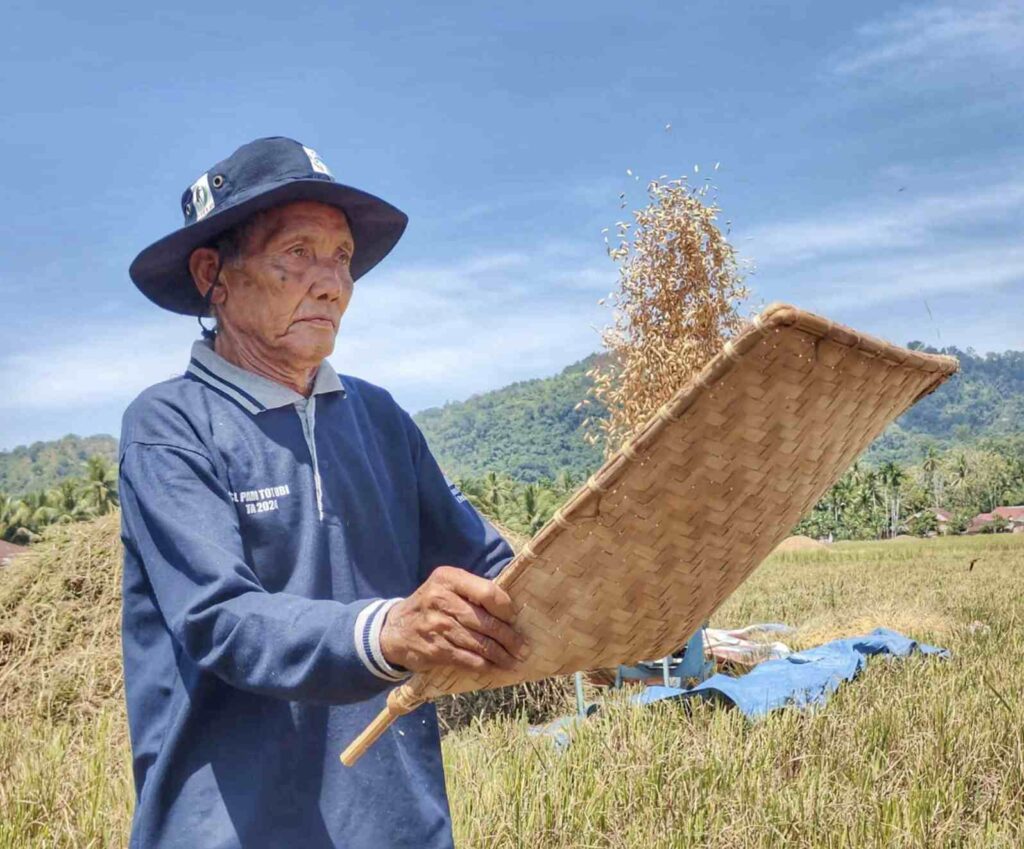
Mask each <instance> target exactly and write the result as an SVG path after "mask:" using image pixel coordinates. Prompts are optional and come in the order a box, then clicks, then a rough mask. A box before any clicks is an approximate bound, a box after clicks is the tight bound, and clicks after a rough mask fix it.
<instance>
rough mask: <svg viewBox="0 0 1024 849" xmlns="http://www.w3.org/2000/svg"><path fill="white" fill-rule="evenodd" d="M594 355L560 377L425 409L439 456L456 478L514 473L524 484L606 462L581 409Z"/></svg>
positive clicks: (424, 422) (420, 420) (423, 421)
mask: <svg viewBox="0 0 1024 849" xmlns="http://www.w3.org/2000/svg"><path fill="white" fill-rule="evenodd" d="M597 357H598V355H597V354H593V355H591V356H590V357H587V359H585V360H581V361H580V362H578V363H574V364H573V365H571V366H569V367H568V368H565V369H563V370H562V371H561V372H560V373H559V374H557V375H555V376H554V377H546V378H541V379H538V380H524V381H521V382H519V383H513V384H512V385H510V386H506V387H505V388H504V389H498V390H496V391H494V392H486V393H483V394H481V395H474V396H473V397H471V398H469V399H468V400H466V401H458V402H453V403H449V404H445V405H444V406H443V407H433V408H431V409H429V410H423V411H422V412H420V413H417V414H416V415H415V416H414V418H415V420H416V423H417V424H418V425H419V426H420V428H421V429H422V431H423V434H424V436H426V438H427V442H428V443H429V444H430V448H431V450H432V451H433V452H434V455H435V456H436V457H437V461H438V462H439V463H440V464H441V466H442V467H443V468H444V469H445V471H447V472H448V474H449V475H452V476H464V475H471V476H476V475H483V474H486V473H487V472H498V473H501V474H507V475H509V476H511V477H514V478H516V479H518V480H522V481H536V480H540V479H541V478H545V477H546V478H551V479H554V478H555V477H556V476H557V474H558V472H559V471H561V470H564V469H568V470H570V471H572V472H574V473H575V474H584V473H586V472H587V471H593V470H594V469H596V468H597V467H598V466H600V465H601V450H600V449H599V448H597V447H595V446H592V445H588V444H587V443H585V442H584V441H583V434H582V432H581V430H580V425H581V424H582V422H583V419H584V417H585V415H586V414H585V413H584V412H583V411H576V410H575V409H574V407H575V406H576V405H577V404H578V403H579V402H580V401H581V400H582V399H583V398H584V396H585V395H586V393H587V389H588V388H589V386H590V378H588V377H587V375H586V371H587V370H588V369H589V368H591V367H592V366H593V365H594V363H595V362H596V360H597Z"/></svg>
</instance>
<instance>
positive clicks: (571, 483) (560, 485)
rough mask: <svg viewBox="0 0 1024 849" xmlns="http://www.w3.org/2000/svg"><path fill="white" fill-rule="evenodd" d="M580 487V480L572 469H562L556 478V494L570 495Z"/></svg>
mask: <svg viewBox="0 0 1024 849" xmlns="http://www.w3.org/2000/svg"><path fill="white" fill-rule="evenodd" d="M577 486H579V479H578V478H577V477H576V475H574V474H573V473H572V470H571V469H562V470H561V471H560V472H559V473H558V474H557V475H556V476H555V492H557V493H558V494H559V495H568V494H569V493H571V492H572V491H573V490H575V489H576V487H577Z"/></svg>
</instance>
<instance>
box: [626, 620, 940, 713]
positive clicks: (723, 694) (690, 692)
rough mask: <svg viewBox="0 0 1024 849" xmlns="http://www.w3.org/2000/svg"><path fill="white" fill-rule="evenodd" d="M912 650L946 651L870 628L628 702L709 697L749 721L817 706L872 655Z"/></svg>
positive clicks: (643, 694)
mask: <svg viewBox="0 0 1024 849" xmlns="http://www.w3.org/2000/svg"><path fill="white" fill-rule="evenodd" d="M915 651H918V652H920V653H921V654H926V655H939V656H941V657H948V656H949V652H948V651H946V650H945V649H940V648H936V647H935V646H929V645H925V644H924V643H918V642H917V641H915V640H912V639H910V638H909V637H906V636H904V635H903V634H900V633H899V632H897V631H892V630H889V629H888V628H876V629H875V630H874V631H872V632H871V633H870V634H865V635H864V636H861V637H847V638H844V639H841V640H833V641H832V642H830V643H825V644H824V645H821V646H818V647H817V648H813V649H808V650H807V651H802V652H795V653H794V654H791V655H789V656H788V657H785V658H780V659H778V660H768V661H765V662H764V663H762V664H760V665H758V666H755V667H754V668H753V669H752V670H751V671H750V672H748V673H747V674H745V675H740V676H738V677H735V678H733V677H731V676H729V675H722V674H718V675H713V676H711V677H710V678H708V680H707V681H704V682H703V683H701V684H698V685H697V686H696V687H691V688H688V689H678V688H676V687H646V688H645V689H644V690H643V692H641V693H639V694H637V695H636V696H634V697H633V701H634V703H636V704H639V705H646V704H651V703H653V702H658V701H662V700H664V699H679V698H693V697H701V698H709V699H718V700H724V701H725V702H727V703H728V704H730V705H732V706H734V707H736V708H737V709H738V710H740V711H742V712H743V713H744V714H745V715H746V716H748V717H751V718H755V717H759V716H763V715H765V714H766V713H769V712H771V711H773V710H778V709H779V708H783V707H798V708H802V707H810V706H813V705H823V704H824V703H825V702H826V701H827V700H828V697H829V696H830V695H831V694H832V693H834V692H835V691H836V690H837V689H838V688H839V685H840V684H842V683H843V682H844V681H852V680H853V679H854V678H855V677H856V676H857V674H858V673H859V672H860V671H861V670H862V669H863V668H864V665H865V664H866V663H867V659H868V658H869V657H871V656H872V655H877V654H881V655H889V656H892V657H906V656H908V655H910V654H912V653H914V652H915Z"/></svg>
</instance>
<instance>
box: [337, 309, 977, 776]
mask: <svg viewBox="0 0 1024 849" xmlns="http://www.w3.org/2000/svg"><path fill="white" fill-rule="evenodd" d="M956 370H957V362H956V360H955V359H953V358H951V357H942V356H935V355H930V354H922V353H919V352H916V351H909V350H906V349H904V348H899V347H897V346H895V345H891V344H889V343H887V342H883V341H881V340H878V339H875V338H872V337H870V336H865V335H863V334H860V333H857V332H855V331H853V330H850V329H849V328H846V327H842V326H840V325H837V324H834V323H833V322H831V321H829V320H827V319H824V318H821V317H819V316H816V315H812V314H810V313H806V312H803V311H802V310H799V309H796V308H795V307H790V306H785V305H775V306H771V307H769V308H768V309H766V310H765V311H764V312H763V313H762V314H761V315H760V316H759V317H758V318H757V319H755V321H754V323H753V326H751V327H750V328H748V329H747V330H745V331H744V332H743V333H741V334H740V335H738V336H737V337H736V338H735V339H734V340H732V341H731V342H730V343H729V344H727V345H726V346H725V349H724V350H723V351H722V353H721V354H719V355H718V356H717V357H715V359H713V360H712V361H711V362H710V363H709V364H708V365H707V367H706V368H705V369H704V370H703V371H702V372H701V373H700V374H699V375H698V376H697V377H696V378H695V379H694V380H692V381H690V383H688V384H687V385H686V386H684V387H682V388H681V389H680V390H679V391H678V392H677V393H676V394H675V396H674V397H673V398H672V399H671V400H670V401H669V402H668V403H667V404H665V406H664V407H662V408H661V409H660V410H659V411H658V412H657V414H656V415H655V416H653V417H652V418H651V420H650V421H649V422H648V423H647V425H646V426H645V427H644V428H643V429H642V430H641V431H640V432H639V433H638V434H637V435H636V436H635V437H634V438H633V439H632V440H630V441H629V442H628V443H627V444H626V445H624V446H623V447H622V449H621V450H620V451H619V452H618V453H616V454H615V455H614V456H612V457H611V458H610V459H609V460H608V461H607V462H606V463H605V464H604V465H603V466H602V467H601V469H600V470H599V471H598V472H597V473H596V474H595V475H593V477H591V478H590V479H589V480H588V481H587V482H586V484H585V485H584V486H582V487H581V488H580V489H579V491H577V492H576V493H575V495H574V496H573V497H572V498H571V499H570V500H569V502H568V503H567V504H566V505H565V506H564V507H562V508H561V509H560V510H559V511H558V512H557V513H556V514H555V516H554V517H553V518H552V519H551V521H550V522H548V523H547V524H546V525H545V526H544V527H543V528H542V529H541V530H540V532H539V533H538V534H537V535H536V536H535V537H534V538H533V539H532V540H531V541H530V542H529V543H528V544H527V545H526V546H525V547H523V549H522V550H521V551H520V552H519V554H518V556H517V557H516V558H515V560H513V561H512V563H511V564H509V566H508V567H507V568H506V569H505V571H504V572H502V574H501V575H500V576H499V577H498V578H497V579H496V580H497V583H498V584H500V585H501V586H502V587H503V588H504V589H505V590H506V591H507V592H508V594H509V595H510V596H511V598H512V601H513V604H514V605H515V608H516V611H517V612H516V620H515V627H516V629H517V630H518V631H519V632H520V633H521V634H522V635H523V636H524V637H525V639H526V641H527V643H528V644H529V646H530V656H529V658H528V659H527V660H526V662H525V663H524V664H522V665H521V666H520V667H519V668H517V669H516V670H514V671H509V672H501V673H495V674H488V675H476V674H473V673H470V672H466V671H461V670H456V669H451V668H442V669H434V670H431V671H429V672H424V673H419V674H416V675H414V676H413V677H412V678H410V679H409V680H408V681H407V682H406V683H405V684H403V685H402V686H400V687H398V688H397V689H395V690H393V691H392V692H391V694H390V696H389V698H388V706H387V708H386V709H385V710H384V711H383V712H382V713H381V714H380V716H379V717H378V718H377V719H376V720H375V721H374V722H373V723H372V724H371V725H370V726H369V727H368V728H367V729H366V731H364V732H363V733H362V734H361V735H360V736H359V737H358V738H357V739H356V741H355V742H354V743H353V744H352V745H351V746H349V748H348V749H346V750H345V753H344V754H343V755H342V761H343V762H344V763H346V764H348V765H351V764H352V763H354V762H355V761H356V760H357V759H358V758H359V756H360V755H361V754H362V753H363V752H364V751H365V750H366V748H367V747H368V746H369V745H370V744H371V743H372V742H373V740H375V739H376V738H377V737H378V736H379V735H380V734H381V733H382V732H383V731H384V730H385V729H386V728H387V726H388V725H389V724H390V723H391V721H392V720H393V719H394V718H395V717H396V716H400V715H401V714H404V713H408V712H409V711H410V710H412V709H414V708H415V707H417V706H418V705H420V704H422V703H423V702H424V701H427V700H430V699H434V698H436V697H438V696H441V695H444V694H449V693H460V692H465V691H468V690H477V689H485V688H489V687H501V686H505V685H507V684H515V683H521V682H523V681H533V680H537V679H540V678H547V677H549V676H552V675H562V674H566V673H571V672H576V671H579V670H582V669H594V668H597V667H607V666H616V665H618V664H620V663H632V662H635V661H639V660H644V659H648V658H657V657H663V656H665V655H666V654H668V653H669V652H672V651H674V650H676V649H678V648H679V646H680V645H682V644H683V642H685V640H686V638H687V637H688V636H689V635H690V634H692V633H693V631H694V630H696V629H697V628H698V627H700V625H701V623H702V622H704V621H705V620H707V618H708V617H709V616H710V615H711V614H712V613H713V612H714V611H715V609H716V608H717V607H718V606H719V605H720V604H721V603H722V602H723V601H724V600H725V599H726V598H728V596H729V595H730V594H731V593H732V592H733V591H734V590H735V589H736V587H738V586H739V585H740V583H742V582H743V580H744V579H745V578H746V577H747V576H748V575H749V574H750V573H751V572H752V571H753V570H754V568H755V567H757V565H758V564H759V563H760V562H761V561H762V560H763V559H764V558H765V557H766V556H767V555H768V554H769V553H770V552H771V551H772V549H773V548H775V546H776V545H777V544H778V543H779V542H780V541H781V540H782V539H783V537H785V536H786V534H787V533H789V531H790V529H791V528H792V527H793V525H794V524H796V522H797V521H798V520H799V519H800V517H801V516H803V515H804V514H805V513H806V512H807V511H808V510H810V509H811V507H812V506H813V505H814V504H815V502H816V501H817V500H818V499H819V498H820V497H821V496H822V495H823V494H824V493H825V491H826V490H827V489H828V488H829V487H830V486H831V485H832V484H833V483H834V482H835V481H836V479H837V478H838V477H839V476H840V475H841V474H842V473H843V471H845V470H846V468H847V467H848V466H849V465H850V464H851V463H852V462H853V461H854V460H855V459H856V458H857V456H858V455H859V454H860V453H861V452H862V451H863V450H864V449H865V448H867V446H868V445H869V444H870V443H871V441H872V440H873V439H874V438H875V437H876V436H878V435H879V434H880V433H881V432H882V431H883V430H884V429H885V427H886V426H887V425H888V424H889V423H890V422H891V421H893V419H895V418H897V417H898V416H899V415H900V414H901V413H903V412H904V411H905V410H906V409H907V408H908V407H910V406H911V405H912V404H913V403H914V402H915V401H917V400H918V399H919V398H921V397H923V396H925V395H927V394H928V393H930V392H932V391H933V390H935V389H936V388H937V387H938V386H939V385H940V384H941V383H942V382H943V381H944V380H945V379H946V378H947V377H949V376H950V375H951V374H953V373H954V372H955V371H956ZM456 565H458V564H456Z"/></svg>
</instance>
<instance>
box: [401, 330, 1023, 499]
mask: <svg viewBox="0 0 1024 849" xmlns="http://www.w3.org/2000/svg"><path fill="white" fill-rule="evenodd" d="M910 347H912V348H915V349H917V350H922V351H928V352H930V353H943V354H949V355H951V356H955V357H957V358H958V359H959V360H960V372H959V374H957V375H955V376H954V377H953V378H951V379H950V380H948V381H947V382H946V383H945V384H944V385H943V386H942V387H941V388H940V389H939V390H938V391H936V392H935V393H933V394H932V395H930V396H928V397H927V398H924V399H923V400H921V401H920V402H919V403H918V404H917V405H916V406H914V407H913V408H912V409H911V410H910V411H909V412H908V413H907V414H906V415H904V416H903V417H902V418H900V419H899V421H897V422H896V423H895V424H893V425H892V426H891V427H890V428H889V429H888V430H887V431H886V433H885V434H883V435H882V437H880V438H879V439H878V440H877V441H876V442H875V444H874V445H873V446H872V447H871V448H870V449H869V451H868V453H867V456H866V457H865V458H864V459H865V460H866V461H867V462H868V463H869V464H874V465H878V464H881V463H883V462H887V461H894V462H901V463H911V462H917V461H919V460H920V459H921V458H922V457H923V456H924V454H925V452H926V451H927V449H928V447H929V446H934V447H935V448H937V449H942V448H948V447H950V446H952V445H965V446H966V445H973V444H976V443H977V442H978V441H979V440H980V439H982V438H983V437H989V436H1004V435H1009V434H1014V433H1020V432H1024V352H1022V351H1007V352H1005V353H1002V354H987V355H984V356H981V355H978V354H977V353H975V352H974V351H972V350H967V351H961V350H959V349H957V348H944V349H941V350H939V349H935V348H929V347H926V346H924V345H922V344H921V343H919V342H912V343H911V344H910ZM594 359H595V358H594V356H591V357H588V358H587V359H586V360H583V361H581V362H579V363H576V364H574V365H571V366H569V367H568V368H566V369H564V370H563V371H562V372H561V373H560V374H557V375H555V376H554V377H549V378H545V379H542V380H529V381H524V382H522V383H515V384H513V385H512V386H507V387H505V388H504V389H498V390H496V391H494V392H487V393H485V394H482V395H476V396H474V397H472V398H470V399H468V400H466V401H462V402H459V403H453V404H446V405H445V406H444V407H439V408H434V409H430V410H424V411H422V412H421V413H419V414H417V416H416V417H415V418H416V421H417V422H418V423H419V425H420V427H421V428H422V429H423V432H424V434H425V435H426V437H427V441H428V442H429V443H430V445H431V447H432V449H433V450H434V453H435V454H436V455H437V458H438V461H439V462H440V463H441V465H442V466H444V468H445V469H446V470H447V471H448V473H449V474H450V475H456V476H461V475H468V476H480V475H483V474H486V473H487V472H491V471H495V472H503V473H507V474H509V475H510V476H512V477H514V478H517V479H519V480H523V481H536V480H539V479H541V478H544V477H548V478H551V479H554V478H555V477H556V475H557V474H558V472H559V471H561V470H563V469H565V470H568V471H570V472H572V473H573V474H575V475H581V474H585V473H586V472H587V471H593V470H594V469H596V468H597V467H598V466H599V465H600V464H601V452H600V451H599V450H598V449H597V448H595V447H592V446H588V445H586V444H584V442H583V439H582V434H581V433H580V432H579V425H580V422H581V421H582V419H583V413H582V412H574V411H573V407H574V406H575V405H576V404H577V403H578V402H579V401H580V399H582V398H583V397H584V396H585V394H586V391H587V389H588V387H589V386H590V381H589V379H588V378H587V377H586V374H585V372H586V370H587V369H588V368H590V367H591V366H592V365H593V363H594Z"/></svg>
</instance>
